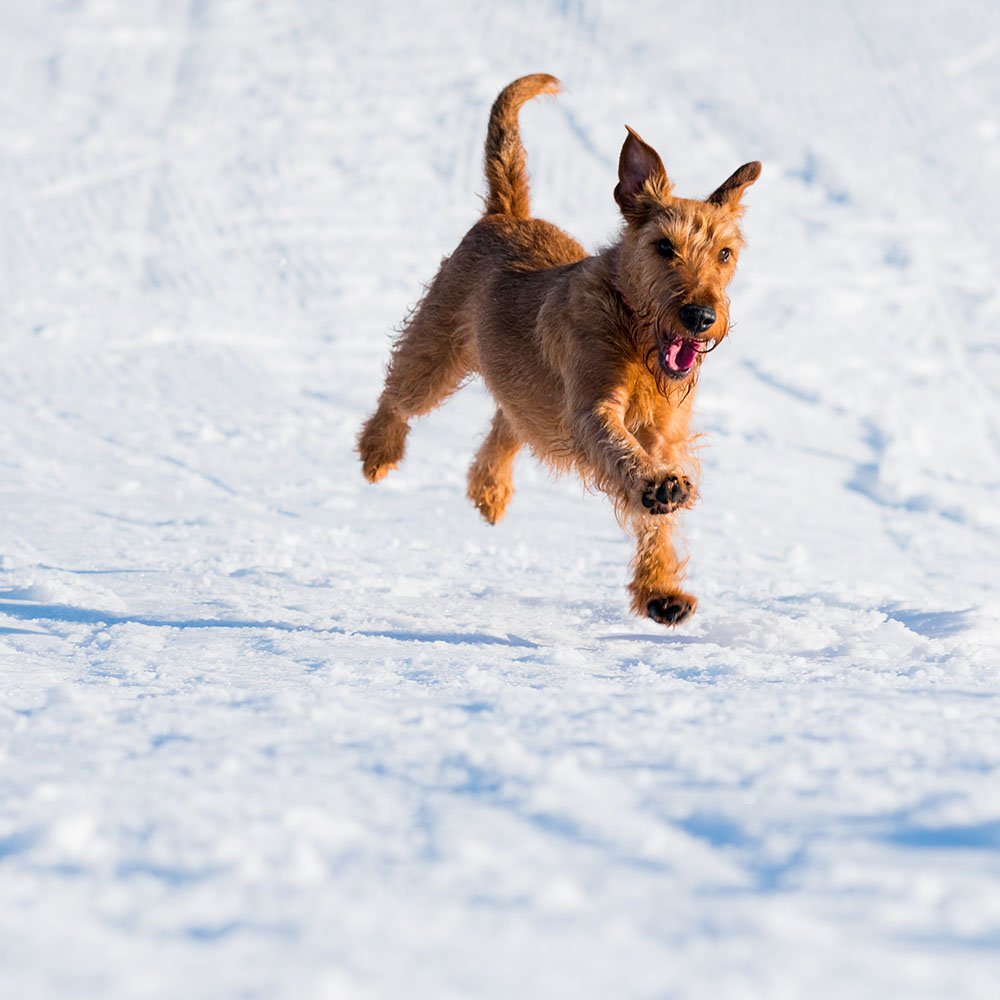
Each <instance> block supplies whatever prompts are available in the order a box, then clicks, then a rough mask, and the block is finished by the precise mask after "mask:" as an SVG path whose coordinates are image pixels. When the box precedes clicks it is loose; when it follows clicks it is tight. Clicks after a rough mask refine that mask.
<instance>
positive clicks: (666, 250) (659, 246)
mask: <svg viewBox="0 0 1000 1000" xmlns="http://www.w3.org/2000/svg"><path fill="white" fill-rule="evenodd" d="M656 252H657V253H658V254H659V255H660V256H661V257H666V258H668V259H669V258H671V257H676V256H677V251H676V250H675V249H674V245H673V243H671V242H670V240H668V239H667V238H666V237H665V236H664V237H663V239H662V240H657V241H656Z"/></svg>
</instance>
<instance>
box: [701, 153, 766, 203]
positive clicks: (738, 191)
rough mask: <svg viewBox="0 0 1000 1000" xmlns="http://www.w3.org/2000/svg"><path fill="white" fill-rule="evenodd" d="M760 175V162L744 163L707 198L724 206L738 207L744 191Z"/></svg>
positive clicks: (710, 201)
mask: <svg viewBox="0 0 1000 1000" xmlns="http://www.w3.org/2000/svg"><path fill="white" fill-rule="evenodd" d="M758 177H760V163H759V162H758V161H757V160H754V161H753V162H752V163H744V164H743V166H742V167H740V168H739V170H737V171H735V172H734V173H733V174H732V176H730V177H729V178H727V179H726V180H724V181H723V182H722V183H721V184H720V185H719V186H718V187H717V188H716V189H715V190H714V191H713V192H712V193H711V194H710V195H709V196H708V198H706V199H705V200H706V201H708V202H709V203H711V204H712V205H721V206H722V207H723V208H736V206H737V205H739V203H740V199H741V198H742V197H743V192H744V191H746V189H747V188H748V187H750V185H751V184H753V182H754V181H755V180H757V178H758Z"/></svg>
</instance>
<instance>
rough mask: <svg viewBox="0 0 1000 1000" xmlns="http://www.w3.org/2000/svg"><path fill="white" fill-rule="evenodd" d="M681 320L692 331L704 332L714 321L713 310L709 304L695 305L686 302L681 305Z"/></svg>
mask: <svg viewBox="0 0 1000 1000" xmlns="http://www.w3.org/2000/svg"><path fill="white" fill-rule="evenodd" d="M679 315H680V318H681V322H682V323H683V324H684V326H685V327H687V329H688V330H690V331H691V332H692V333H704V332H705V331H706V330H707V329H708V328H709V327H710V326H711V325H712V324H713V323H714V322H715V310H714V309H713V308H712V307H711V306H696V305H693V304H692V303H690V302H689V303H688V304H687V305H686V306H681V308H680V312H679Z"/></svg>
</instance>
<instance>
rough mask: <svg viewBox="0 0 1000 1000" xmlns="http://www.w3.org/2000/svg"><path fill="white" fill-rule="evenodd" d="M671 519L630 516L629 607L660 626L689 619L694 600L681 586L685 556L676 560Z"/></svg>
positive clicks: (694, 603) (695, 604) (692, 610)
mask: <svg viewBox="0 0 1000 1000" xmlns="http://www.w3.org/2000/svg"><path fill="white" fill-rule="evenodd" d="M672 520H673V519H672V518H671V517H670V516H669V515H668V516H665V517H656V518H650V517H646V518H641V517H639V518H633V519H630V525H629V526H630V528H631V529H632V532H633V534H634V535H635V538H636V543H637V545H636V553H635V558H634V559H633V560H632V572H633V576H632V582H631V583H630V584H629V588H628V589H629V593H630V594H631V595H632V610H633V611H634V612H635V613H636V614H637V615H641V616H647V617H649V618H652V619H653V621H656V622H659V623H660V624H661V625H679V624H680V623H681V622H682V621H684V620H685V619H686V618H689V617H690V616H691V615H692V614H693V613H694V609H695V607H696V606H697V604H698V602H697V600H696V599H695V598H694V597H692V596H691V595H690V594H688V593H685V592H684V591H683V590H682V589H681V586H680V584H681V580H682V579H683V577H684V565H685V563H686V562H687V560H686V559H680V558H679V557H678V555H677V552H676V550H675V549H674V546H673V543H672V542H671V540H670V536H671V534H672V533H673V524H672V523H671V522H672Z"/></svg>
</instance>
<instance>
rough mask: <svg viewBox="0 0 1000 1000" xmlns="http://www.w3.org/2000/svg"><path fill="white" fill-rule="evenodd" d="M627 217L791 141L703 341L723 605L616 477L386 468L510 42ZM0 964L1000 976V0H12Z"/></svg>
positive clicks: (118, 977) (576, 221) (643, 979)
mask: <svg viewBox="0 0 1000 1000" xmlns="http://www.w3.org/2000/svg"><path fill="white" fill-rule="evenodd" d="M530 71H548V72H553V73H555V74H556V75H558V76H559V77H560V78H562V79H563V81H564V82H565V85H566V92H565V93H564V94H563V95H561V96H560V97H559V98H558V99H556V100H551V99H546V100H542V101H539V102H537V103H536V104H533V105H532V106H530V107H528V108H526V109H525V112H524V116H523V125H524V129H523V130H524V134H525V141H526V145H527V148H528V152H529V158H530V166H531V169H532V178H533V190H534V195H535V207H536V210H537V212H538V214H539V215H542V216H544V217H546V218H550V219H552V220H553V221H555V222H557V223H559V224H561V225H563V226H565V227H566V228H567V229H569V230H570V231H571V232H573V233H574V234H575V235H577V236H578V237H579V238H581V239H583V240H585V241H586V242H587V243H588V244H589V245H591V246H594V247H596V246H598V245H600V244H601V243H602V242H603V241H606V240H608V239H610V238H612V237H613V235H614V232H615V230H616V226H617V219H616V214H615V212H616V209H615V205H614V202H613V200H612V198H611V190H612V187H613V184H614V172H615V164H616V162H617V155H618V150H619V148H620V145H621V141H622V138H623V136H624V134H625V133H624V128H623V125H624V123H625V122H628V123H629V124H630V125H632V126H633V127H635V128H636V129H638V130H639V131H640V132H641V133H642V134H643V136H644V137H645V138H646V139H647V140H649V141H650V142H652V143H653V144H654V145H655V146H656V147H657V148H658V149H659V151H660V152H661V154H662V155H663V157H664V161H665V163H666V165H667V168H668V171H670V173H671V174H672V176H673V178H674V179H675V181H676V182H677V184H678V188H679V190H680V191H681V193H684V194H690V195H704V194H706V193H707V192H708V191H710V190H712V189H713V187H714V186H716V185H717V184H718V183H719V182H720V181H721V180H722V179H724V177H725V176H727V175H728V174H729V172H731V171H732V170H733V169H734V168H735V167H736V166H738V165H739V164H740V163H742V162H744V161H746V160H750V159H756V158H759V159H761V160H762V161H763V163H764V174H763V176H762V178H761V180H760V182H758V184H757V185H756V186H755V187H754V188H753V189H752V190H751V192H750V193H749V195H748V198H747V201H748V203H749V210H748V213H747V217H746V228H747V234H748V237H749V246H748V249H747V251H746V252H745V254H744V255H743V256H742V259H741V265H740V267H741V273H740V275H739V276H738V278H737V282H736V283H735V285H734V287H733V312H734V316H735V319H736V322H737V328H736V330H735V332H734V334H733V337H732V338H731V339H730V341H729V342H728V343H727V344H726V345H725V347H724V348H723V349H720V350H719V351H717V352H716V353H715V354H713V355H712V356H711V357H710V358H709V359H708V361H707V363H706V368H705V372H704V377H703V379H702V384H701V387H700V389H699V397H698V406H697V409H698V414H699V417H698V420H699V429H700V430H702V431H703V432H704V433H705V435H706V438H705V448H704V450H703V452H702V456H701V457H702V464H703V482H702V493H703V500H702V502H701V504H700V505H699V507H698V508H697V509H696V510H695V511H693V512H691V513H689V514H688V515H686V519H685V531H686V537H687V540H688V543H689V547H690V550H691V555H692V559H691V566H690V579H691V586H692V590H693V591H694V592H695V593H696V594H697V595H698V596H699V599H700V602H701V603H700V607H699V611H698V614H697V616H696V617H695V618H694V619H693V620H692V621H691V623H690V624H689V625H685V626H683V627H682V628H681V629H679V630H677V631H676V632H670V631H665V630H663V629H662V628H660V627H659V626H656V625H654V624H653V623H652V622H648V621H640V620H637V619H633V618H631V617H629V615H628V614H627V603H626V595H625V591H624V583H625V579H626V562H627V559H628V555H629V551H628V546H627V542H626V540H625V539H624V537H623V536H622V535H621V534H620V532H619V530H618V528H617V527H616V525H615V523H614V520H613V517H612V515H611V512H610V510H609V506H608V504H607V502H606V501H605V500H604V499H603V498H601V497H600V496H591V495H586V494H584V493H583V491H582V490H581V488H580V486H579V484H578V483H576V482H574V481H573V480H571V479H556V480H554V479H552V478H551V477H550V476H549V474H548V473H546V472H545V471H544V470H543V469H541V468H540V467H539V466H537V465H536V464H535V463H534V462H533V460H532V459H530V458H529V457H523V458H521V459H519V461H518V465H517V469H516V484H517V487H518V493H517V495H516V496H515V498H514V501H513V503H512V506H511V509H510V511H509V513H508V515H507V518H506V519H505V521H504V522H503V523H502V524H501V525H500V526H498V527H496V528H489V527H487V526H486V525H484V524H482V523H481V522H480V521H479V519H478V516H477V515H476V513H475V511H474V510H473V509H472V508H471V506H470V505H469V504H468V502H467V501H466V500H465V499H464V475H465V469H466V467H467V465H468V462H469V460H470V459H471V455H472V453H473V451H474V449H475V446H476V443H477V441H478V439H479V436H480V435H481V433H482V432H483V431H484V430H485V427H486V424H487V420H488V415H489V413H490V406H489V402H488V399H487V398H486V395H485V393H484V392H483V390H482V389H481V387H479V386H478V385H472V386H470V387H468V388H466V389H464V390H463V391H462V393H460V394H459V395H458V396H456V397H455V398H454V400H452V401H450V402H449V403H448V404H447V406H446V407H445V408H444V409H443V410H441V411H440V412H438V413H435V414H434V415H432V416H431V417H429V418H427V419H426V420H424V421H422V422H420V423H419V424H418V425H417V426H416V427H415V429H414V433H413V435H412V437H411V447H410V453H409V455H408V458H407V461H406V463H405V465H404V466H403V467H402V468H401V469H400V470H399V471H398V472H396V473H394V474H393V475H392V476H390V477H389V478H388V479H387V480H386V481H385V482H384V483H382V484H380V485H379V486H377V487H369V486H367V485H366V484H365V483H364V482H363V480H362V478H361V475H360V470H359V466H358V463H357V461H356V458H355V457H354V455H353V454H352V446H353V439H354V435H355V433H356V430H357V428H358V425H359V423H360V421H361V420H362V419H363V417H364V416H365V415H366V413H367V412H368V411H369V409H370V408H371V406H372V404H373V402H374V399H375V396H376V394H377V392H378V388H379V385H380V379H381V375H382V369H383V365H384V363H385V360H386V358H387V352H388V346H389V343H390V334H391V330H392V328H393V326H395V325H396V324H398V322H399V320H400V319H401V318H402V317H403V315H404V314H405V312H406V309H407V307H408V306H409V305H412V303H413V302H414V301H415V299H416V298H417V296H418V295H419V293H420V288H421V282H423V281H426V280H428V279H429V278H430V276H431V275H432V274H433V272H434V269H435V267H436V264H437V262H438V261H439V259H440V257H441V256H442V255H443V254H445V253H447V252H449V251H450V250H451V248H452V247H453V246H454V244H455V243H456V242H457V240H458V239H459V238H460V237H461V235H462V233H463V232H464V230H465V229H466V228H467V227H468V226H469V224H470V223H471V222H472V220H473V219H474V218H475V215H476V212H477V207H478V201H477V193H480V192H481V191H482V180H481V177H480V159H481V152H482V139H483V135H484V130H485V123H486V115H487V112H488V108H489V105H490V102H491V101H492V99H493V97H494V96H495V94H496V92H497V91H498V90H499V88H500V87H501V86H503V85H504V84H506V83H507V82H509V81H510V80H511V79H513V78H514V77H515V76H518V75H520V74H521V73H524V72H530ZM0 84H2V86H0V95H2V96H0V121H2V126H3V127H2V132H3V135H4V144H3V151H2V153H0V195H2V202H0V203H2V205H3V208H2V212H3V226H2V228H0V302H2V303H3V308H2V310H0V469H2V476H0V492H2V505H3V512H4V516H3V521H2V530H0V664H2V678H3V683H2V688H0V691H2V694H0V765H2V766H0V990H2V993H3V995H4V996H10V997H27V996H31V997H55V996H72V997H85V996H93V997H101V998H119V997H120V998H125V997H129V998H131V997H137V996H143V997H164V998H166V997H176V996H179V995H184V996H188V997H192V998H198V997H206V998H208V997H212V998H219V997H276V996H287V997H297V998H314V997H315V998H320V997H332V998H338V1000H340V998H381V997H400V996H407V997H427V998H436V1000H437V998H465V997H484V998H494V997H495V998H501V997H504V998H506V997H511V996H525V997H574V998H590V997H594V998H598V997H610V996H613V997H622V998H653V997H656V998H666V997H706V996H711V997H718V998H742V997H769V998H784V997H789V998H791V997H802V996H810V997H816V998H822V997H843V996H854V997H885V996H906V997H909V998H921V997H926V998H931V997H933V998H940V997H942V996H948V997H956V998H957V997H993V996H995V995H996V982H997V977H998V976H1000V891H998V882H997V880H998V876H1000V780H998V776H1000V775H998V766H1000V724H998V721H997V720H998V706H1000V701H998V698H1000V676H998V666H1000V598H998V583H1000V572H998V569H997V566H998V565H1000V335H998V334H1000V285H998V283H997V280H996V278H997V267H996V248H995V245H994V244H995V237H996V232H997V228H998V223H1000V185H998V184H997V183H996V176H997V169H998V166H1000V113H998V111H997V109H998V108H1000V10H998V8H997V6H996V4H995V3H994V2H993V0H968V2H967V3H965V4H963V5H962V9H961V14H960V15H959V14H957V13H956V12H955V11H954V10H953V9H952V8H948V7H947V6H946V5H941V4H935V3H931V2H921V3H913V2H911V3H906V4H902V3H892V2H885V3H879V4H869V3H863V2H861V0H851V2H840V3H834V4H825V5H817V4H809V5H806V4H785V3H778V2H775V3H768V4H764V3H758V4H745V5H732V4H727V3H723V2H721V0H709V2H706V3H702V4H697V5H694V4H690V5H670V6H669V7H668V6H666V5H663V4H659V3H653V2H645V0H639V2H636V3H633V4H631V5H630V6H629V14H628V17H623V16H622V14H621V8H620V6H618V5H613V4H607V5H604V6H601V5H598V4H591V3H548V2H544V3H530V4H529V3H523V2H513V3H508V4H503V5H480V6H479V7H475V5H468V4H460V3H440V4H435V5H433V6H431V5H415V4H406V3H402V2H399V0H387V2H383V3H377V4H370V5H353V6H352V5H348V4H339V3H338V4H330V3H328V2H325V0H295V2H293V0H286V2H283V3H280V4H277V3H267V2H264V0H260V2H251V0H245V2H236V0H194V2H192V3H190V4H171V3H165V2H162V0H159V2H158V0H128V2H126V0H80V2H55V0H48V2H40V3H35V4H29V5H15V4H12V3H8V4H5V5H3V10H2V13H0Z"/></svg>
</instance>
